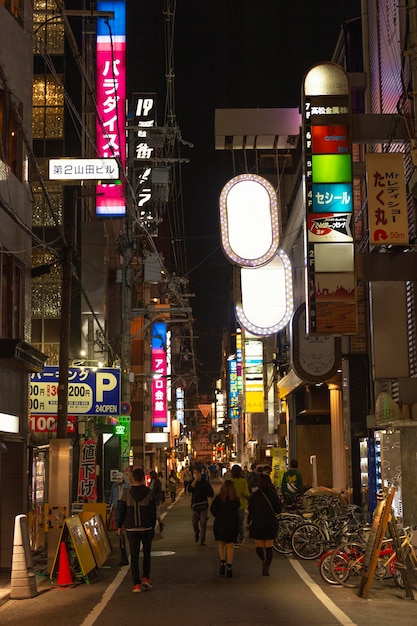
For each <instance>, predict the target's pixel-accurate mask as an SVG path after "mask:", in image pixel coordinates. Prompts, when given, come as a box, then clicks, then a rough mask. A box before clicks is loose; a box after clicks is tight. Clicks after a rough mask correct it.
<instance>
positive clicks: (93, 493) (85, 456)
mask: <svg viewBox="0 0 417 626" xmlns="http://www.w3.org/2000/svg"><path fill="white" fill-rule="evenodd" d="M96 459H97V439H82V440H81V450H80V471H79V474H78V497H79V498H80V499H81V500H97V475H96Z"/></svg>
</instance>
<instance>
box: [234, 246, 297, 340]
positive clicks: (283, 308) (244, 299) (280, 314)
mask: <svg viewBox="0 0 417 626" xmlns="http://www.w3.org/2000/svg"><path fill="white" fill-rule="evenodd" d="M237 282H239V281H237ZM239 287H240V289H239ZM292 313H293V294H292V272H291V263H290V260H289V258H288V257H287V255H286V254H285V252H283V250H278V253H277V255H276V256H275V257H274V258H273V259H272V261H270V262H269V263H267V265H264V266H262V267H256V268H254V267H251V268H245V267H242V268H241V270H240V285H239V286H238V288H237V293H236V317H237V319H238V320H239V322H240V324H241V325H242V326H243V328H245V329H246V330H248V331H249V332H251V333H252V334H254V335H263V336H268V335H273V334H274V333H277V332H278V331H279V330H281V329H282V328H284V326H286V325H287V324H288V322H289V320H290V318H291V316H292Z"/></svg>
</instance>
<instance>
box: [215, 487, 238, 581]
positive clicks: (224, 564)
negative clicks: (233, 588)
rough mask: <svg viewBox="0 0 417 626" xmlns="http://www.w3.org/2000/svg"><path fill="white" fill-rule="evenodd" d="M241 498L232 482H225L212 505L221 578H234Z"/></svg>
mask: <svg viewBox="0 0 417 626" xmlns="http://www.w3.org/2000/svg"><path fill="white" fill-rule="evenodd" d="M239 505H240V500H239V496H238V495H237V493H236V487H235V484H234V482H233V481H232V480H225V481H224V483H223V484H222V486H221V488H220V493H219V494H218V495H217V496H216V497H215V498H214V500H213V502H212V503H211V507H210V513H211V514H212V515H213V517H214V523H213V533H214V538H215V540H216V541H218V542H219V557H220V569H219V576H224V575H226V577H227V578H232V575H233V574H232V563H233V549H234V545H233V544H234V543H235V541H236V539H237V536H238V532H239Z"/></svg>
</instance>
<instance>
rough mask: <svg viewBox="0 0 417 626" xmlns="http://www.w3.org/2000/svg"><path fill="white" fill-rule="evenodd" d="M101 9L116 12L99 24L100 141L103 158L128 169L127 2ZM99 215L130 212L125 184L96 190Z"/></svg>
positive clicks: (121, 0) (103, 3)
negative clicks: (109, 158)
mask: <svg viewBox="0 0 417 626" xmlns="http://www.w3.org/2000/svg"><path fill="white" fill-rule="evenodd" d="M98 9H99V10H102V11H103V10H112V11H113V12H114V18H113V19H109V20H106V21H104V20H98V25H97V61H96V67H97V79H96V80H97V84H96V90H97V109H98V116H97V122H96V142H97V153H98V156H101V157H113V158H114V157H118V158H120V161H121V164H122V168H123V170H124V169H125V166H126V3H125V0H107V1H106V0H102V1H101V2H99V3H98ZM96 193H97V198H96V214H97V215H98V216H104V217H105V216H109V217H121V216H123V215H124V214H125V212H126V201H125V193H124V185H123V184H102V185H97V187H96Z"/></svg>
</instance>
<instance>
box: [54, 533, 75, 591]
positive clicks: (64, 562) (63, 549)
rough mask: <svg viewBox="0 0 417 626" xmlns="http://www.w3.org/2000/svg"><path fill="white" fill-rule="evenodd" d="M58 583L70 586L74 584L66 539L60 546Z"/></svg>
mask: <svg viewBox="0 0 417 626" xmlns="http://www.w3.org/2000/svg"><path fill="white" fill-rule="evenodd" d="M57 584H58V585H62V586H64V587H65V586H68V585H72V584H73V580H72V574H71V569H70V566H69V561H68V554H67V546H66V545H65V541H62V542H61V545H60V547H59V566H58V580H57Z"/></svg>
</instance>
